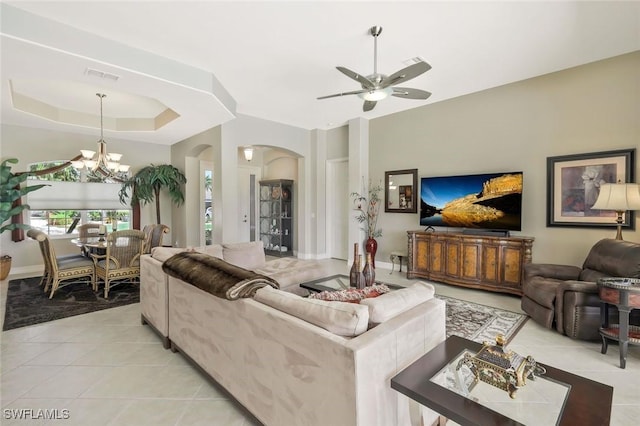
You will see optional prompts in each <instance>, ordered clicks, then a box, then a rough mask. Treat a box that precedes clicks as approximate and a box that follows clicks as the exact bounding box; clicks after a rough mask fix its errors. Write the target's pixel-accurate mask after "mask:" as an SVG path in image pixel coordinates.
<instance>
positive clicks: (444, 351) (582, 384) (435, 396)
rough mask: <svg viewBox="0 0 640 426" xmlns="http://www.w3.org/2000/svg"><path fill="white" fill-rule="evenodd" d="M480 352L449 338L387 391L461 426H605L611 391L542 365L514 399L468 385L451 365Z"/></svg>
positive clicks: (480, 385) (481, 386)
mask: <svg viewBox="0 0 640 426" xmlns="http://www.w3.org/2000/svg"><path fill="white" fill-rule="evenodd" d="M481 348H482V345H480V344H479V343H476V342H473V341H471V340H467V339H463V338H462V337H458V336H451V337H449V338H447V339H446V340H445V341H444V342H442V343H441V344H439V345H438V346H436V347H435V348H434V349H433V350H431V351H430V352H429V353H427V354H426V355H424V356H422V357H421V358H419V359H418V360H417V361H416V362H414V363H413V364H411V365H410V366H409V367H407V368H406V369H404V370H403V371H402V372H400V373H399V374H397V375H396V376H395V377H393V378H392V379H391V388H393V389H395V390H397V391H398V392H400V393H402V394H404V395H406V396H408V397H409V398H411V399H413V400H415V401H417V402H419V403H420V404H422V405H425V406H427V407H429V408H431V409H432V410H434V411H437V412H438V413H440V414H442V415H443V416H445V417H447V418H449V419H451V420H453V421H454V422H457V423H459V424H461V425H485V424H490V425H523V424H535V425H545V424H549V425H582V426H585V425H594V426H596V425H606V424H609V419H610V417H611V402H612V399H613V388H612V387H611V386H607V385H604V384H602V383H598V382H595V381H593V380H589V379H587V378H584V377H580V376H577V375H575V374H572V373H569V372H566V371H563V370H559V369H557V368H554V367H550V366H548V365H544V364H541V363H538V365H540V366H542V367H544V368H545V369H546V373H545V374H543V375H542V376H540V377H537V378H536V379H535V380H527V384H526V385H525V386H523V387H522V388H520V389H519V390H518V392H517V393H516V395H515V398H514V399H511V398H509V395H508V393H507V392H505V391H503V390H500V389H498V388H496V387H493V386H491V385H489V384H487V383H484V382H478V383H477V384H475V385H473V383H472V379H473V377H469V373H465V371H464V369H465V368H466V367H463V368H462V369H460V370H457V369H456V367H457V362H458V360H459V359H460V358H461V357H462V356H463V354H464V352H465V351H470V352H471V353H477V352H478V351H479V350H480V349H481ZM507 349H508V348H507ZM521 355H526V354H521ZM458 373H460V374H458ZM465 384H466V385H468V386H469V388H468V389H465V388H466V387H467V386H465Z"/></svg>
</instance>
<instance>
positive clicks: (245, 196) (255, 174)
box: [238, 166, 261, 242]
mask: <svg viewBox="0 0 640 426" xmlns="http://www.w3.org/2000/svg"><path fill="white" fill-rule="evenodd" d="M260 176H261V173H260V168H258V167H242V166H240V167H238V241H239V242H242V241H255V240H256V238H257V232H256V224H257V223H258V200H259V198H258V191H259V186H260V185H259V181H260V178H261V177H260Z"/></svg>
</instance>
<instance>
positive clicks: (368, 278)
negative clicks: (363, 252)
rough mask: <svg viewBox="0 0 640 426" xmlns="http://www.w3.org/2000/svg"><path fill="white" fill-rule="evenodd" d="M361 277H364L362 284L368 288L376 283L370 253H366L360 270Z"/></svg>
mask: <svg viewBox="0 0 640 426" xmlns="http://www.w3.org/2000/svg"><path fill="white" fill-rule="evenodd" d="M362 276H363V277H364V284H365V285H366V286H367V287H370V286H372V285H374V284H375V282H376V269H375V267H374V266H373V256H371V253H367V261H366V263H365V264H364V268H363V269H362Z"/></svg>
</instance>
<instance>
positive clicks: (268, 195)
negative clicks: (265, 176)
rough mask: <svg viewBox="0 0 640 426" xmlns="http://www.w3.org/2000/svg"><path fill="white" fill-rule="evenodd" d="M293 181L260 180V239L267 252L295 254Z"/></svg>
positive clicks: (272, 253)
mask: <svg viewBox="0 0 640 426" xmlns="http://www.w3.org/2000/svg"><path fill="white" fill-rule="evenodd" d="M293 232H294V228H293V181H292V180H286V179H274V180H263V181H260V239H261V240H262V243H263V244H264V250H265V254H267V255H269V256H293Z"/></svg>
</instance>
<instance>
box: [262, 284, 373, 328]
mask: <svg viewBox="0 0 640 426" xmlns="http://www.w3.org/2000/svg"><path fill="white" fill-rule="evenodd" d="M254 299H255V300H257V301H259V302H261V303H264V304H265V305H268V306H271V307H272V308H275V309H277V310H279V311H282V312H286V313H287V314H289V315H293V316H294V317H297V318H300V319H301V320H304V321H307V322H309V323H311V324H314V325H317V326H318V327H321V328H324V329H325V330H327V331H330V332H332V333H334V334H337V335H339V336H346V337H353V336H357V335H359V334H362V333H364V332H365V331H367V327H368V324H369V309H368V308H367V307H366V306H361V305H356V304H353V303H345V302H325V301H322V300H314V299H307V298H304V297H300V296H298V295H295V294H293V293H287V292H286V291H281V290H276V289H274V288H268V287H264V288H261V289H259V290H258V291H257V292H256V294H255V296H254Z"/></svg>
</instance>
